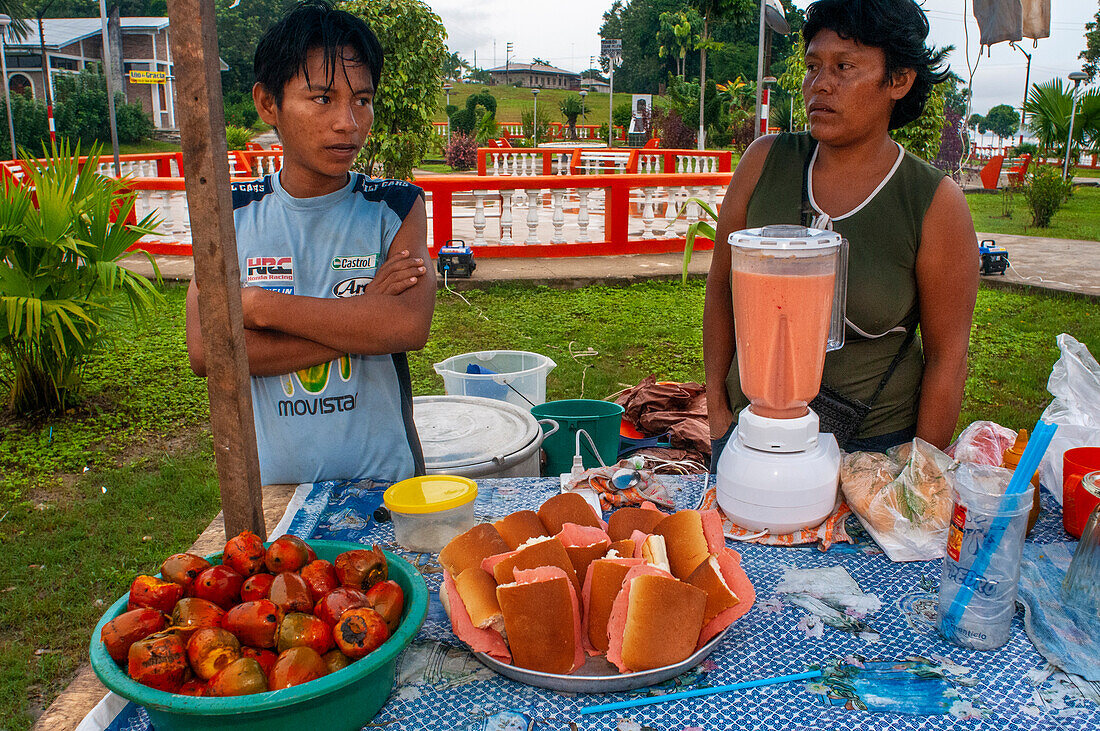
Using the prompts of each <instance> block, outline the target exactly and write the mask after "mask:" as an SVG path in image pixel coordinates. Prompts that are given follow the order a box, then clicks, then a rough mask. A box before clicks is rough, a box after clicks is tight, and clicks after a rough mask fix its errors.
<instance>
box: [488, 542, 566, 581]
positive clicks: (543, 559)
mask: <svg viewBox="0 0 1100 731" xmlns="http://www.w3.org/2000/svg"><path fill="white" fill-rule="evenodd" d="M495 558H496V557H492V558H491V559H490V561H492V560H493V559H495ZM486 563H489V562H488V561H487V562H486ZM540 566H557V567H558V568H560V569H561V570H562V571H564V572H565V575H566V576H567V577H568V578H569V582H570V583H571V584H572V585H573V589H574V590H575V591H576V592H578V593H579V592H580V590H581V589H580V587H581V584H580V581H578V580H577V570H576V569H574V568H573V562H572V561H570V560H569V554H568V553H567V552H566V550H565V546H563V545H562V544H561V541H559V540H558V539H557V538H555V537H553V536H550V537H546V538H533V539H531V540H530V541H528V542H527V543H526V544H524V545H523V546H521V547H520V548H519V549H518V550H516V551H512V552H510V553H508V554H507V555H505V556H504V557H503V558H502V559H501V560H499V561H497V562H496V563H495V564H494V565H493V566H492V573H493V578H494V579H496V582H497V584H508V583H511V582H513V581H515V575H514V572H515V571H516V570H525V569H537V568H539V567H540Z"/></svg>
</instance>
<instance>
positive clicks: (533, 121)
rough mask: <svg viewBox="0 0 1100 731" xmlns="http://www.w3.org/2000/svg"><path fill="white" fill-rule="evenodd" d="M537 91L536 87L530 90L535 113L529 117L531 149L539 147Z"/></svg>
mask: <svg viewBox="0 0 1100 731" xmlns="http://www.w3.org/2000/svg"><path fill="white" fill-rule="evenodd" d="M539 91H540V90H539V88H538V87H537V86H536V87H535V88H534V89H531V93H532V94H534V95H535V111H534V113H533V115H532V117H531V137H532V139H533V140H534V142H535V144H534V145H532V147H538V146H539Z"/></svg>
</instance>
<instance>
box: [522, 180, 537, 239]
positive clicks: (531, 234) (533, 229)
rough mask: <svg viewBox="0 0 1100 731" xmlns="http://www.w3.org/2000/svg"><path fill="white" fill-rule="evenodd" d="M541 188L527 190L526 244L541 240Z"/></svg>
mask: <svg viewBox="0 0 1100 731" xmlns="http://www.w3.org/2000/svg"><path fill="white" fill-rule="evenodd" d="M541 193H542V191H541V190H528V191H527V240H526V241H524V242H523V243H525V244H537V243H538V242H539V195H540V194H541Z"/></svg>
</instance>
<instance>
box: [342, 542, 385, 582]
mask: <svg viewBox="0 0 1100 731" xmlns="http://www.w3.org/2000/svg"><path fill="white" fill-rule="evenodd" d="M335 566H336V579H337V581H339V582H340V585H341V586H354V587H355V588H356V589H362V590H363V591H366V590H367V589H369V588H371V587H372V586H374V585H375V584H377V583H378V582H379V581H385V580H386V578H387V577H388V575H389V567H388V566H387V565H386V554H385V553H383V552H382V549H381V548H379V547H378V546H375V547H374V548H372V549H371V550H369V551H367V550H366V549H362V548H360V549H356V550H353V551H344V552H343V553H341V554H340V555H339V556H337V557H336V563H335Z"/></svg>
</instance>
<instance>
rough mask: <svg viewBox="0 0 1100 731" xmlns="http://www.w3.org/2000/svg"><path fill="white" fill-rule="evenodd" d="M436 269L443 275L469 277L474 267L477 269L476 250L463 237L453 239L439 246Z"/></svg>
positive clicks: (460, 277)
mask: <svg viewBox="0 0 1100 731" xmlns="http://www.w3.org/2000/svg"><path fill="white" fill-rule="evenodd" d="M435 269H436V271H437V272H439V276H441V277H442V276H446V277H448V278H458V279H469V278H470V275H471V274H473V273H474V269H477V262H476V261H474V250H473V249H471V248H470V247H469V246H467V245H466V242H465V241H462V240H461V239H451V240H449V241H448V242H447V243H445V244H443V246H441V247H439V256H438V258H437V259H436V261H435Z"/></svg>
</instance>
